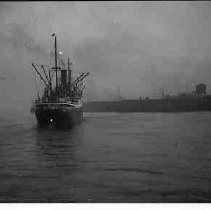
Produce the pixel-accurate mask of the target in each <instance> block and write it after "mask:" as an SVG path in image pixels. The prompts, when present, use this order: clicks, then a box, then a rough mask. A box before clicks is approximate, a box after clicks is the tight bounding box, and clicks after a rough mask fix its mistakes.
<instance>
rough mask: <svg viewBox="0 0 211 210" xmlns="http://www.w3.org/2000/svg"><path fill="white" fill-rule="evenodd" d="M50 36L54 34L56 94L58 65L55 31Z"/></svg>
mask: <svg viewBox="0 0 211 210" xmlns="http://www.w3.org/2000/svg"><path fill="white" fill-rule="evenodd" d="M52 36H54V49H55V71H56V94H58V77H57V71H58V66H57V37H56V34H55V33H53V34H52Z"/></svg>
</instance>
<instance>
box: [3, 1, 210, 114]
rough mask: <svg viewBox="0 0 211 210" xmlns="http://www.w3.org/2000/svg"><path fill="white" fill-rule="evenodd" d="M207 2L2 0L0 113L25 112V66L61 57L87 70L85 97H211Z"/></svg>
mask: <svg viewBox="0 0 211 210" xmlns="http://www.w3.org/2000/svg"><path fill="white" fill-rule="evenodd" d="M210 10H211V2H209V1H194V2H191V1H187V2H185V1H180V2H176V1H172V2H170V1H168V2H165V1H161V2H159V1H155V2H152V1H149V2H148V1H147V2H144V1H140V2H132V1H128V2H123V1H122V2H119V1H115V2H94V1H90V2H85V1H84V2H83V1H80V2H55V1H53V2H50V1H48V2H36V1H35V2H34V1H33V2H0V29H1V30H0V97H1V101H0V109H2V110H3V109H5V108H8V109H9V108H11V109H20V110H25V109H29V107H30V104H31V101H32V100H34V99H35V97H36V88H35V81H34V76H35V75H34V72H32V68H31V66H30V65H31V63H32V62H35V63H39V64H45V65H53V63H52V57H51V56H50V55H51V52H52V50H53V38H52V37H51V34H52V33H56V34H57V36H58V48H59V50H61V51H62V52H63V58H64V59H66V58H67V56H69V57H70V59H71V61H73V62H74V63H75V69H76V70H77V71H85V72H87V71H89V72H91V74H90V76H89V78H87V80H86V91H85V98H86V100H89V101H90V100H117V99H118V98H119V95H121V97H122V98H124V99H137V98H139V97H140V96H142V97H145V96H158V95H161V94H162V91H164V93H165V94H170V95H174V94H178V93H182V92H192V91H193V90H194V88H195V85H196V84H198V83H201V82H203V83H205V84H206V85H207V91H208V93H209V94H210V93H211V83H210V81H211V59H210V58H211V13H210Z"/></svg>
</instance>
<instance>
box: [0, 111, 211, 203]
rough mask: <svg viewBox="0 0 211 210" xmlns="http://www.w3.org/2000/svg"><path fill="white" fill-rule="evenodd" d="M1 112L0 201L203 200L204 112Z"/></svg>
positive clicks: (210, 192)
mask: <svg viewBox="0 0 211 210" xmlns="http://www.w3.org/2000/svg"><path fill="white" fill-rule="evenodd" d="M35 124H36V121H35V118H34V116H33V115H30V116H27V117H15V116H13V117H10V116H8V115H7V116H4V117H2V116H1V118H0V201H1V202H210V201H211V177H210V175H211V167H210V164H211V153H210V151H211V129H210V128H211V112H195V113H133V114H115V113H113V114H111V113H110V114H109V113H104V114H103V113H102V114H101V113H96V114H94V113H93V114H91V113H90V114H88V113H87V114H86V113H85V119H84V121H83V122H82V123H81V124H80V125H77V126H75V127H74V128H73V129H72V130H52V129H50V130H46V129H44V130H42V129H37V128H36V126H35Z"/></svg>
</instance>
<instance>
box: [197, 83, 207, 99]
mask: <svg viewBox="0 0 211 210" xmlns="http://www.w3.org/2000/svg"><path fill="white" fill-rule="evenodd" d="M195 94H196V95H198V96H204V95H206V94H207V91H206V85H205V84H203V83H201V84H198V85H196V91H195Z"/></svg>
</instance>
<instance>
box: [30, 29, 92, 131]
mask: <svg viewBox="0 0 211 210" xmlns="http://www.w3.org/2000/svg"><path fill="white" fill-rule="evenodd" d="M52 37H54V58H55V64H54V66H53V67H50V68H46V67H45V66H44V65H38V64H35V63H32V67H33V70H35V72H36V75H37V76H38V78H39V79H40V80H41V81H42V83H43V85H44V88H43V94H42V96H41V97H40V96H39V95H37V98H36V99H35V100H34V101H33V102H32V106H31V113H34V114H35V116H36V120H37V125H38V126H39V127H49V126H53V127H68V128H70V127H72V126H74V125H75V124H78V123H80V122H81V121H82V119H83V101H82V97H83V91H84V88H85V85H84V83H83V80H84V79H85V78H86V77H87V76H88V75H89V74H90V73H89V72H80V74H79V76H77V77H73V76H72V71H73V70H74V65H73V62H70V59H69V57H68V61H67V65H65V62H63V65H58V52H57V36H56V34H55V33H54V34H52Z"/></svg>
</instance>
